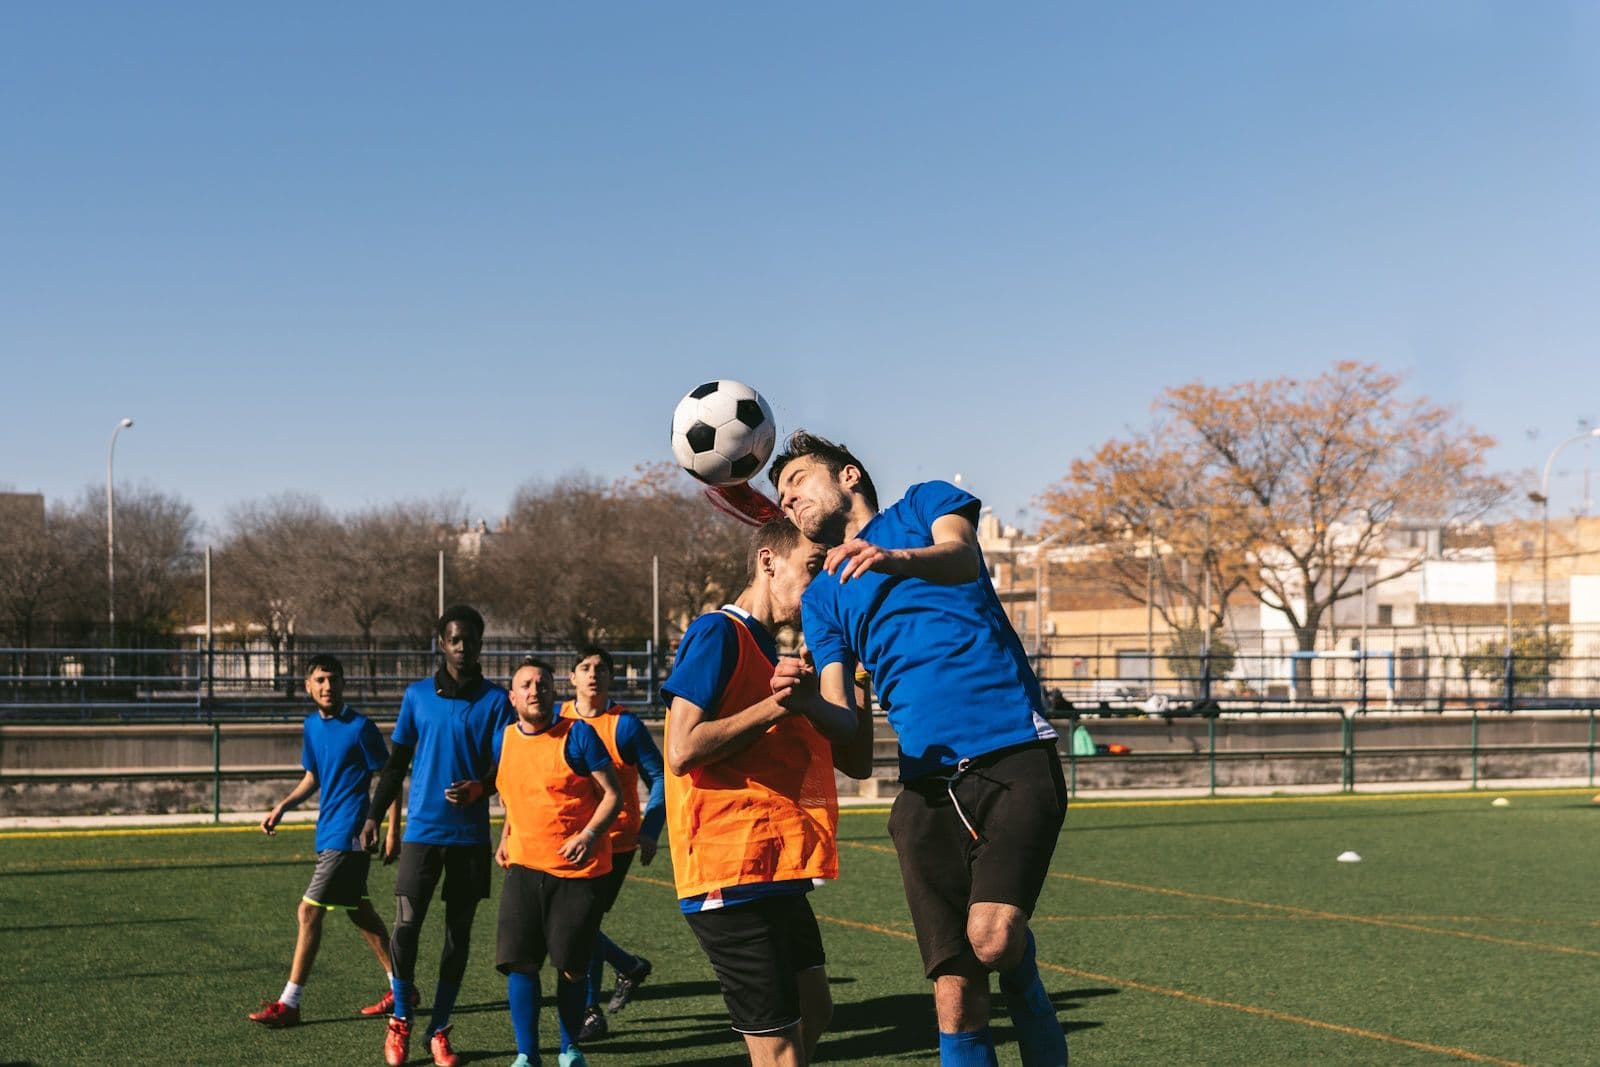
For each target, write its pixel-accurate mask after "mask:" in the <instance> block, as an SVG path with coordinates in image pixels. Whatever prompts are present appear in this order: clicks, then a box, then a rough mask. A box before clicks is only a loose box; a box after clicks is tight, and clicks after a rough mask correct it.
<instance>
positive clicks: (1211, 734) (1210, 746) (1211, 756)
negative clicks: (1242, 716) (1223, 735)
mask: <svg viewBox="0 0 1600 1067" xmlns="http://www.w3.org/2000/svg"><path fill="white" fill-rule="evenodd" d="M1206 775H1207V777H1208V778H1209V779H1210V793H1209V795H1210V796H1216V795H1217V717H1216V716H1215V715H1213V714H1211V713H1210V712H1207V713H1206Z"/></svg>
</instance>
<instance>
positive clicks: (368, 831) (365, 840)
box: [356, 819, 378, 852]
mask: <svg viewBox="0 0 1600 1067" xmlns="http://www.w3.org/2000/svg"><path fill="white" fill-rule="evenodd" d="M356 844H358V845H360V846H361V851H363V852H371V851H372V850H373V849H375V848H377V847H378V823H377V821H376V820H374V819H368V820H367V821H366V822H364V823H362V824H361V834H360V836H359V837H357V838H356Z"/></svg>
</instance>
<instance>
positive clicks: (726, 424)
mask: <svg viewBox="0 0 1600 1067" xmlns="http://www.w3.org/2000/svg"><path fill="white" fill-rule="evenodd" d="M777 440H778V427H777V424H776V423H775V422H774V421H773V419H772V409H771V408H770V407H768V406H767V402H766V401H765V400H763V399H762V397H761V394H760V393H758V392H756V391H755V390H754V389H752V388H750V387H749V386H748V385H746V384H744V383H743V382H736V381H733V380H732V379H729V378H719V379H717V380H716V381H714V382H706V383H705V384H704V385H701V386H698V387H697V388H695V389H692V390H690V392H689V395H688V396H686V397H684V398H683V399H682V400H680V401H678V406H677V408H676V409H674V410H673V412H672V455H673V458H675V459H676V460H677V461H678V465H679V466H680V467H682V468H683V469H684V470H686V471H688V472H689V473H690V474H692V475H694V476H695V477H696V478H699V479H700V480H701V481H702V482H705V483H706V484H708V485H737V484H738V483H740V482H747V481H749V480H750V479H751V478H753V477H755V476H756V475H757V474H758V473H760V471H761V468H762V467H764V466H766V463H767V459H768V457H770V456H771V455H772V447H773V445H775V444H776V443H777Z"/></svg>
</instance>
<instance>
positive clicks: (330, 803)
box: [300, 704, 389, 852]
mask: <svg viewBox="0 0 1600 1067" xmlns="http://www.w3.org/2000/svg"><path fill="white" fill-rule="evenodd" d="M302 733H303V735H304V740H303V741H302V742H301V744H300V766H302V767H304V768H305V769H306V770H307V771H309V772H310V773H311V775H312V776H313V777H315V778H316V780H317V789H318V790H319V791H320V792H321V796H320V798H319V799H318V810H317V851H318V852H323V851H326V850H328V849H335V850H337V851H339V852H359V851H361V845H360V843H359V842H357V841H356V835H357V834H359V833H360V832H361V824H362V823H364V822H366V821H367V800H368V794H369V793H370V792H371V790H372V772H374V771H377V770H382V769H383V765H384V763H386V762H387V761H388V759H389V749H388V748H387V747H386V746H385V745H384V743H383V734H381V733H379V732H378V727H377V724H376V723H374V722H373V721H372V720H371V719H369V718H367V717H366V716H365V715H363V714H361V713H360V712H359V711H357V710H356V709H355V708H352V707H350V706H349V705H348V704H346V705H345V706H344V707H342V708H340V709H339V714H337V715H333V716H329V717H328V718H323V716H322V713H321V712H320V711H313V712H312V713H311V714H310V715H307V716H306V721H305V725H304V726H303V727H302Z"/></svg>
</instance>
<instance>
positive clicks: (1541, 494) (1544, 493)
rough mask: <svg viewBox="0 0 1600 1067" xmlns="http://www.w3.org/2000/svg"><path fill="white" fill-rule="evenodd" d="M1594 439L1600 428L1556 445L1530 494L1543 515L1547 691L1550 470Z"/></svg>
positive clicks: (1542, 599)
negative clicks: (1571, 448)
mask: <svg viewBox="0 0 1600 1067" xmlns="http://www.w3.org/2000/svg"><path fill="white" fill-rule="evenodd" d="M1593 437H1600V426H1596V427H1595V428H1594V429H1592V430H1585V431H1584V432H1583V433H1579V434H1573V435H1572V436H1571V437H1569V438H1567V439H1566V440H1565V441H1562V442H1560V443H1558V444H1557V445H1556V447H1554V448H1552V449H1551V450H1550V456H1549V458H1548V459H1546V460H1545V461H1544V476H1543V477H1542V478H1540V479H1539V491H1538V492H1537V493H1529V494H1528V499H1529V500H1531V501H1533V502H1534V503H1535V504H1538V505H1539V508H1540V511H1541V513H1542V514H1541V519H1540V525H1541V527H1542V534H1541V539H1542V541H1543V545H1542V547H1541V548H1540V549H1539V556H1540V564H1539V569H1540V580H1539V584H1540V593H1539V604H1540V612H1541V614H1542V616H1543V618H1544V650H1543V652H1544V656H1545V657H1546V658H1545V688H1546V691H1548V690H1549V686H1550V675H1549V667H1550V661H1549V655H1550V469H1551V468H1552V467H1554V466H1555V462H1556V456H1557V454H1558V453H1560V451H1561V450H1562V449H1563V448H1566V447H1567V446H1568V445H1570V444H1576V443H1577V442H1579V441H1586V440H1589V439H1590V438H1593Z"/></svg>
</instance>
